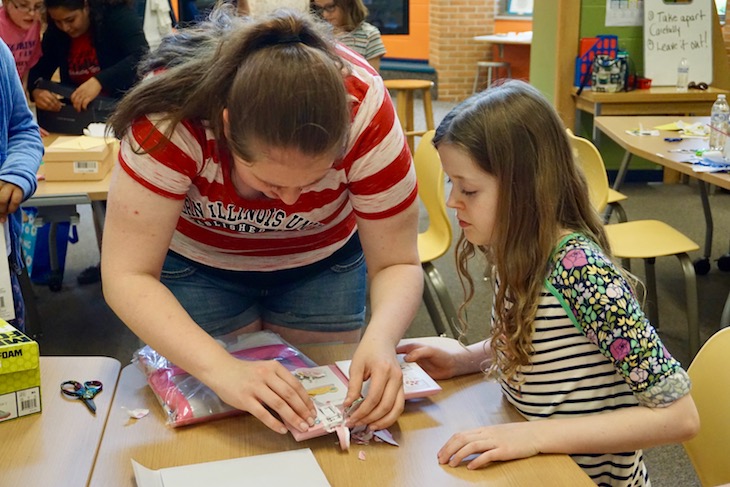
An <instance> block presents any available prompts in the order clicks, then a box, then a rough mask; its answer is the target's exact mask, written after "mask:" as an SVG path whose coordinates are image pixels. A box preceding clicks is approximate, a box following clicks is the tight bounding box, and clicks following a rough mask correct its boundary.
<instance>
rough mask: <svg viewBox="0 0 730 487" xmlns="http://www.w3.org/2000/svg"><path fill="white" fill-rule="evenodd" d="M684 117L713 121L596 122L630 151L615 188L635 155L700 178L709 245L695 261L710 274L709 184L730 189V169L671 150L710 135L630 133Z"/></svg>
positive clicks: (728, 308) (729, 304)
mask: <svg viewBox="0 0 730 487" xmlns="http://www.w3.org/2000/svg"><path fill="white" fill-rule="evenodd" d="M679 119H681V120H682V121H684V122H687V123H696V122H699V123H704V124H708V123H709V122H710V119H709V117H677V116H673V117H650V116H637V117H596V118H595V124H596V127H597V128H598V129H600V130H601V131H602V132H603V133H605V134H606V135H607V136H609V137H610V138H611V139H613V140H614V141H615V142H616V143H617V144H618V145H619V146H621V147H622V148H623V149H624V150H625V151H626V152H625V153H624V157H623V159H622V161H621V166H620V167H619V170H618V174H617V175H616V180H615V181H614V184H613V189H616V190H618V189H619V188H620V187H621V184H623V180H624V177H625V176H626V171H627V170H628V167H629V164H630V162H631V159H632V157H633V156H634V155H636V156H639V157H642V158H644V159H646V160H648V161H651V162H653V163H655V164H658V165H660V166H663V167H665V168H668V169H672V170H674V171H677V172H680V173H682V174H686V175H687V176H689V177H692V178H694V179H696V180H697V181H698V186H699V189H700V200H701V202H702V211H703V214H704V217H705V245H704V255H703V257H702V258H701V259H698V260H696V261H695V262H694V267H695V272H696V273H697V274H698V275H704V274H707V273H708V272H709V271H710V256H711V255H712V234H713V221H712V208H711V207H710V199H709V197H708V191H707V184H714V185H716V186H720V187H721V188H725V189H730V174H728V173H698V172H694V171H693V170H692V166H691V164H687V163H686V162H683V161H686V160H687V157H688V155H687V154H683V153H680V152H669V150H678V149H689V150H694V149H706V148H707V146H708V141H707V139H684V140H682V141H681V142H667V141H665V140H664V138H665V137H676V136H677V133H676V132H670V131H661V132H660V135H659V136H658V137H655V136H636V135H630V134H628V133H626V130H633V129H636V128H638V127H639V124H641V126H643V127H644V129H647V130H648V129H651V128H654V127H656V126H660V125H665V124H668V123H672V122H676V121H677V120H679ZM720 260H721V261H722V260H728V257H727V255H726V256H723V257H720ZM721 265H723V266H724V265H728V266H730V262H727V263H725V262H723V263H722V264H721ZM728 325H730V296H728V300H727V301H726V305H725V310H724V311H723V314H722V318H721V326H728Z"/></svg>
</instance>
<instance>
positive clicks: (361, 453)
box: [357, 450, 365, 462]
mask: <svg viewBox="0 0 730 487" xmlns="http://www.w3.org/2000/svg"><path fill="white" fill-rule="evenodd" d="M357 458H359V459H360V460H362V461H363V462H364V461H365V452H364V451H362V450H360V451H359V452H357Z"/></svg>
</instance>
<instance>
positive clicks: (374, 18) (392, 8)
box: [363, 0, 408, 34]
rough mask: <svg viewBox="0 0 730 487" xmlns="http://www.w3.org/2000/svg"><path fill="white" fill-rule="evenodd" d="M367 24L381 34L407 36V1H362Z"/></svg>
mask: <svg viewBox="0 0 730 487" xmlns="http://www.w3.org/2000/svg"><path fill="white" fill-rule="evenodd" d="M363 3H364V4H365V6H366V7H367V8H368V10H369V11H370V13H369V14H368V22H370V23H371V24H373V25H374V26H375V27H377V28H378V29H380V33H381V34H408V0H364V2H363Z"/></svg>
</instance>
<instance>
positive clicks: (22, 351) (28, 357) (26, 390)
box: [0, 320, 41, 423]
mask: <svg viewBox="0 0 730 487" xmlns="http://www.w3.org/2000/svg"><path fill="white" fill-rule="evenodd" d="M40 412H41V369H40V357H39V353H38V343H37V342H35V341H33V340H31V339H30V338H28V337H27V336H25V335H24V334H23V333H21V332H19V331H18V330H16V329H15V328H13V327H12V326H10V325H9V324H8V323H7V322H5V321H2V320H0V423H2V422H3V421H9V420H11V419H15V418H20V417H23V416H28V415H29V414H34V413H40Z"/></svg>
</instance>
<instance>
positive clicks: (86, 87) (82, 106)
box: [71, 78, 101, 112]
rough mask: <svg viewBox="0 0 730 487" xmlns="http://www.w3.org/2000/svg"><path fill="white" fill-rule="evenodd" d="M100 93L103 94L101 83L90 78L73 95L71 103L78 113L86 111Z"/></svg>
mask: <svg viewBox="0 0 730 487" xmlns="http://www.w3.org/2000/svg"><path fill="white" fill-rule="evenodd" d="M99 93H101V83H99V80H97V79H96V78H89V79H88V80H86V81H84V82H83V83H82V84H81V85H79V87H78V88H76V90H74V92H73V93H71V103H73V106H74V108H75V109H76V111H77V112H80V111H81V110H86V107H88V106H89V103H91V102H92V101H94V99H95V98H96V97H97V96H99Z"/></svg>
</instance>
